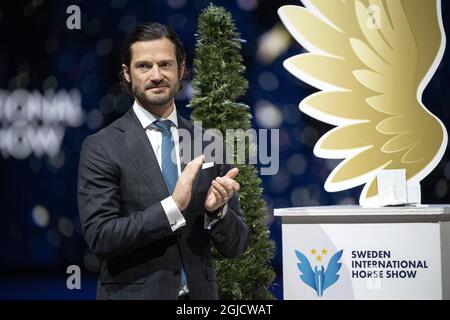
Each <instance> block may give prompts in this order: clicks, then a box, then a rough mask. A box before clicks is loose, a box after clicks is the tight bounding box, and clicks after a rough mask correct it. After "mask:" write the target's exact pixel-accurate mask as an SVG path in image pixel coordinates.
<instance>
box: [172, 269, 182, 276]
mask: <svg viewBox="0 0 450 320" xmlns="http://www.w3.org/2000/svg"><path fill="white" fill-rule="evenodd" d="M180 274H181V271H180V270H173V275H174V276H179V275H180Z"/></svg>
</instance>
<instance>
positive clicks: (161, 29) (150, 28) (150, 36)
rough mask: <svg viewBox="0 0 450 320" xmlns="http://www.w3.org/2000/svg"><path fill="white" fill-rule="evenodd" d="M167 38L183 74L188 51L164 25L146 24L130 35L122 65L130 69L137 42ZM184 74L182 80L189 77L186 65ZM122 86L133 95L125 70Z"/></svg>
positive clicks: (124, 47)
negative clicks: (132, 50)
mask: <svg viewBox="0 0 450 320" xmlns="http://www.w3.org/2000/svg"><path fill="white" fill-rule="evenodd" d="M163 38H166V39H168V40H170V42H172V43H173V44H174V46H175V55H176V58H177V64H178V72H181V71H182V70H181V68H182V63H183V62H186V51H185V49H184V46H183V43H182V42H181V40H180V38H179V37H178V35H177V34H176V33H175V31H173V30H172V29H171V28H170V27H168V26H166V25H162V24H160V23H156V22H152V23H144V24H141V25H139V26H137V27H136V28H135V29H134V30H133V31H131V32H130V33H128V35H127V36H126V38H125V40H124V42H123V44H122V49H121V51H120V56H121V59H122V63H123V64H125V65H126V66H128V69H130V63H131V46H132V45H133V43H135V42H140V41H152V40H159V39H163ZM183 71H184V73H183V78H182V80H184V79H186V78H187V77H188V69H187V67H186V63H185V66H184V70H183ZM119 79H120V86H121V88H122V90H124V91H125V92H126V93H128V94H129V95H133V94H132V92H131V84H130V83H129V82H128V81H127V80H126V79H125V75H124V72H123V70H121V71H120V72H119Z"/></svg>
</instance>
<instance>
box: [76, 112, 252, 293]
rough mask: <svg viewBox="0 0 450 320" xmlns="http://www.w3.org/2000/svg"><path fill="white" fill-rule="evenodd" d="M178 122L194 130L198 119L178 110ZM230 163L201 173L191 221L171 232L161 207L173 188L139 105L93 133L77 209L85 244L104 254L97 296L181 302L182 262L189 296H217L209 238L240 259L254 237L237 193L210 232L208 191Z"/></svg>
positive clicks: (83, 156) (82, 169)
mask: <svg viewBox="0 0 450 320" xmlns="http://www.w3.org/2000/svg"><path fill="white" fill-rule="evenodd" d="M178 121H179V123H178V125H179V128H184V129H187V130H189V131H191V132H192V133H193V128H194V126H193V124H192V123H190V122H189V121H187V120H186V119H184V118H183V117H181V116H179V115H178ZM203 147H205V145H203ZM184 166H185V164H182V169H183V168H184ZM230 168H231V167H230V166H229V165H218V164H215V165H214V166H213V167H210V168H208V169H203V170H201V171H200V172H199V174H198V175H197V177H196V180H195V181H194V184H193V191H192V197H191V202H190V204H189V207H188V208H187V209H186V210H184V211H183V212H182V213H183V216H184V217H185V219H186V225H185V226H183V227H180V228H179V229H177V230H176V231H175V232H173V231H172V229H171V227H170V224H169V221H168V219H167V216H166V214H165V212H164V210H163V207H162V206H161V200H163V199H165V198H166V197H168V196H169V193H168V191H167V187H166V185H165V183H164V178H163V176H162V173H161V170H160V167H159V165H158V162H157V159H156V156H155V154H154V152H153V148H152V146H151V144H150V141H149V140H148V137H147V135H146V133H145V130H144V129H143V128H142V126H141V124H140V122H139V120H138V118H137V116H136V115H135V113H134V112H133V109H132V108H130V110H129V111H128V112H127V113H126V114H125V115H124V116H123V117H122V118H120V119H118V120H117V121H115V122H114V123H112V124H111V125H109V126H107V127H106V128H104V129H102V130H100V131H99V132H98V133H96V134H94V135H91V136H89V137H87V138H86V140H85V141H84V143H83V147H82V150H81V156H80V168H79V176H78V206H79V212H80V218H81V225H82V229H83V233H84V236H85V238H86V241H87V243H88V245H89V247H90V248H91V250H92V251H93V252H94V254H96V255H97V256H98V257H99V258H100V259H101V266H100V274H99V280H98V285H97V298H98V299H177V298H178V291H179V286H180V281H181V268H182V265H183V266H184V270H185V271H186V275H187V280H188V286H189V290H190V296H191V299H217V298H218V294H217V284H216V275H215V272H214V269H213V267H212V262H211V252H210V240H212V243H213V244H214V246H215V247H216V248H217V249H218V251H219V252H220V253H221V254H222V255H223V256H225V257H228V258H235V257H238V256H240V255H241V254H242V253H243V252H244V251H245V249H246V247H247V244H248V235H249V229H248V226H247V225H246V224H245V220H244V218H243V215H242V212H241V210H240V207H239V201H238V198H237V195H236V193H235V194H234V195H233V197H232V198H231V199H230V200H229V202H228V210H227V213H226V215H225V217H224V218H223V219H222V220H220V221H219V222H218V223H217V224H216V225H214V227H213V228H212V230H205V228H204V216H205V207H204V201H205V197H206V193H207V191H208V188H209V186H210V185H211V182H212V180H213V179H214V178H215V177H217V176H223V175H224V174H225V173H226V172H227V171H228V170H229V169H230Z"/></svg>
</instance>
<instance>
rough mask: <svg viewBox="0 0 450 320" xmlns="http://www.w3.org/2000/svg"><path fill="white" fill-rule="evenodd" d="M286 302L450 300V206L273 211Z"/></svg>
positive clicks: (322, 208)
mask: <svg viewBox="0 0 450 320" xmlns="http://www.w3.org/2000/svg"><path fill="white" fill-rule="evenodd" d="M275 216H280V217H282V219H283V225H282V244H283V286H284V299H287V300H292V299H449V298H450V206H447V205H444V206H443V205H420V206H407V207H384V208H363V207H360V206H329V207H303V208H286V209H275Z"/></svg>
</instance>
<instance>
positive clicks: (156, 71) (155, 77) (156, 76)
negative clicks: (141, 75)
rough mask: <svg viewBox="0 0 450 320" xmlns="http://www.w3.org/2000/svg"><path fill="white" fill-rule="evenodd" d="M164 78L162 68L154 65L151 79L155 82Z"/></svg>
mask: <svg viewBox="0 0 450 320" xmlns="http://www.w3.org/2000/svg"><path fill="white" fill-rule="evenodd" d="M162 79H163V76H162V74H161V70H160V69H159V67H158V66H153V68H152V69H151V71H150V80H151V81H154V82H160V81H161V80H162Z"/></svg>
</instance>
